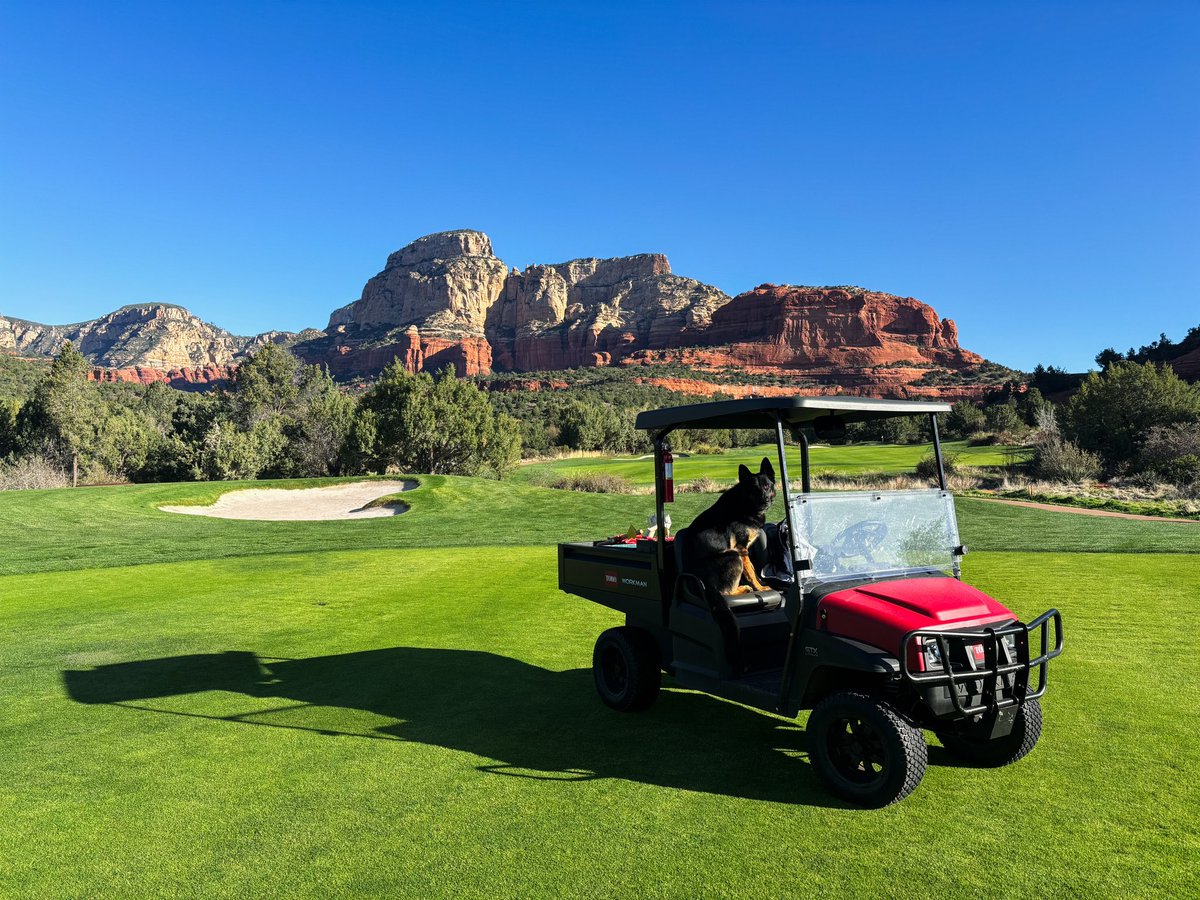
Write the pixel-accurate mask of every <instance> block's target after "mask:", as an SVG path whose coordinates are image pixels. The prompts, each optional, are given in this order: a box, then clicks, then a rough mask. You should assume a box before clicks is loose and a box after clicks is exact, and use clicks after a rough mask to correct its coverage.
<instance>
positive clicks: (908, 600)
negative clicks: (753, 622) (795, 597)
mask: <svg viewBox="0 0 1200 900" xmlns="http://www.w3.org/2000/svg"><path fill="white" fill-rule="evenodd" d="M817 610H818V613H817V616H818V621H819V622H820V627H821V629H822V630H824V631H828V632H830V633H831V634H838V635H841V636H842V637H849V638H854V639H855V640H858V641H863V642H865V643H868V644H871V645H872V646H875V647H879V648H881V649H883V650H887V651H889V652H891V653H899V651H900V639H901V638H902V637H904V635H906V634H908V633H909V632H910V631H914V630H915V629H917V628H939V627H941V628H972V627H974V626H976V625H987V624H989V623H992V622H1004V621H1009V620H1011V619H1015V618H1016V616H1014V615H1013V614H1012V613H1011V612H1009V611H1008V610H1007V609H1006V608H1005V607H1004V606H1002V605H1000V604H999V603H997V602H996V601H995V600H993V599H992V598H991V597H989V596H988V595H987V594H985V593H983V591H980V590H978V589H976V588H973V587H971V586H970V585H969V584H963V583H962V582H961V581H959V580H958V579H957V578H938V577H932V578H905V579H901V580H898V581H879V582H873V583H871V584H863V585H859V586H858V587H852V588H846V590H844V591H836V592H834V593H832V594H826V595H825V597H824V598H822V600H821V602H820V603H819V604H818V605H817Z"/></svg>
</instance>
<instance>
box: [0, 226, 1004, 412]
mask: <svg viewBox="0 0 1200 900" xmlns="http://www.w3.org/2000/svg"><path fill="white" fill-rule="evenodd" d="M66 341H71V342H73V343H74V344H76V346H78V347H79V349H80V350H81V351H82V352H83V353H84V355H85V356H87V357H88V359H90V360H91V361H92V362H93V363H94V364H95V365H96V366H97V371H96V373H95V376H94V377H96V378H98V379H104V380H120V381H140V382H149V381H166V382H168V383H170V384H172V385H174V386H177V387H204V386H208V385H211V384H214V383H219V382H221V381H223V380H225V379H227V378H228V377H229V375H230V373H231V371H232V368H231V367H232V366H235V365H236V363H237V362H238V360H240V359H241V358H243V357H244V356H245V355H246V354H248V353H250V352H252V351H253V350H254V349H256V348H257V347H260V346H262V345H263V344H264V343H267V342H269V341H274V342H279V343H283V344H285V345H287V346H289V347H291V348H292V349H293V350H294V352H296V353H297V355H299V356H300V357H301V358H303V359H304V360H306V361H307V362H310V363H321V364H325V365H327V366H328V367H329V369H330V371H331V372H332V373H333V375H334V376H335V377H337V378H341V379H349V378H355V379H360V378H370V377H372V376H374V375H375V374H377V373H378V372H379V371H380V370H381V369H382V368H383V367H384V366H385V365H387V364H388V363H390V362H391V361H392V360H396V359H398V360H400V361H401V363H402V364H403V365H404V366H405V367H406V368H407V369H409V370H410V371H414V372H415V371H423V370H424V371H431V370H438V369H441V368H444V367H447V366H451V367H453V368H454V369H455V370H456V371H457V372H458V373H459V374H460V375H475V374H487V373H491V372H546V371H555V370H562V369H573V368H579V367H591V366H611V365H624V366H631V365H635V366H646V367H654V366H662V365H664V364H682V365H685V366H692V367H697V368H706V369H725V368H734V369H739V370H743V371H748V372H752V373H755V374H768V375H778V376H780V377H784V378H789V377H794V378H797V379H803V380H804V381H805V383H806V384H808V385H809V386H810V387H811V386H815V389H817V390H824V391H831V390H832V391H843V392H848V393H858V394H878V395H881V396H952V397H957V396H978V395H980V394H981V393H982V392H983V391H985V390H987V389H988V388H989V387H991V385H990V384H988V383H987V380H986V378H983V379H982V380H981V379H980V378H979V377H974V376H976V375H977V374H978V373H979V372H980V371H981V366H984V365H985V361H984V360H983V359H982V357H980V356H979V355H977V354H975V353H972V352H970V351H969V350H965V349H963V348H962V347H961V346H959V343H958V330H957V328H956V327H955V325H954V322H953V321H951V320H949V319H942V318H940V317H939V316H938V315H937V313H936V312H935V311H934V310H933V309H932V308H931V307H930V306H928V305H927V304H925V303H922V302H921V301H919V300H915V299H913V298H911V297H898V296H895V295H893V294H885V293H881V292H877V291H869V290H865V289H863V288H858V287H847V286H841V287H802V286H792V285H770V284H765V285H761V286H759V287H757V288H755V289H753V290H750V291H746V292H745V293H742V294H739V295H738V296H736V297H730V296H729V295H728V294H725V293H724V292H722V291H721V290H719V289H718V288H716V287H713V286H712V285H709V284H705V283H703V282H701V281H697V280H696V279H694V278H687V277H685V276H681V275H677V274H675V273H674V272H672V271H671V265H670V263H669V262H668V260H667V257H666V256H664V255H662V254H661V253H645V254H639V255H636V256H624V257H616V258H611V259H598V258H593V257H587V258H582V259H573V260H568V261H566V262H562V263H554V264H550V265H530V266H527V267H526V268H525V269H523V270H518V269H516V268H513V267H511V266H509V265H507V264H506V263H505V262H504V261H503V260H501V259H500V258H499V257H497V256H496V255H495V252H494V250H493V248H492V242H491V239H490V238H489V237H488V236H487V235H486V234H484V233H482V232H480V231H472V230H466V229H464V230H457V231H444V232H439V233H437V234H430V235H426V236H425V237H422V238H418V239H417V240H415V241H413V242H412V243H411V244H408V245H407V246H405V247H402V248H401V249H399V250H397V251H396V252H394V253H392V254H391V255H390V256H389V257H388V258H387V262H386V264H385V265H384V268H383V270H382V271H381V272H379V273H378V274H377V275H375V276H374V277H372V278H371V279H369V280H368V281H367V283H366V284H365V285H364V287H363V290H362V293H361V295H360V296H359V298H358V299H357V300H355V301H354V302H352V303H350V304H347V305H346V306H343V307H341V308H339V309H336V310H334V311H333V313H332V314H331V315H330V317H329V322H328V324H327V325H326V327H325V330H324V331H316V330H309V331H305V332H303V333H301V334H299V335H297V334H292V333H288V332H267V333H264V334H259V335H254V336H252V337H239V336H236V335H233V334H230V333H229V332H227V331H225V330H223V329H221V328H218V327H217V326H215V325H212V324H209V323H207V322H204V321H202V320H201V319H199V318H197V317H196V316H194V315H192V314H191V313H189V312H188V311H187V310H185V309H183V308H181V307H178V306H173V305H170V304H164V303H148V304H138V305H133V306H126V307H122V308H121V309H119V310H117V311H116V312H113V313H110V314H108V315H107V316H102V317H101V318H99V319H94V320H92V321H89V322H81V323H78V324H74V325H41V324H37V323H34V322H26V321H23V320H20V319H6V318H3V317H0V350H5V349H7V350H9V351H13V352H17V353H21V354H25V355H37V356H49V355H53V354H55V353H57V352H58V351H59V349H61V347H62V345H63V343H64V342H66ZM648 374H649V373H648ZM670 381H671V379H667V381H666V383H670Z"/></svg>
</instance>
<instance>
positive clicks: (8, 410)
mask: <svg viewBox="0 0 1200 900" xmlns="http://www.w3.org/2000/svg"><path fill="white" fill-rule="evenodd" d="M20 412H21V401H19V400H8V399H3V398H0V460H4V459H6V458H7V457H9V456H15V455H16V453H17V451H18V449H19V448H20V446H21V438H20V432H19V431H18V430H17V418H18V416H19V414H20Z"/></svg>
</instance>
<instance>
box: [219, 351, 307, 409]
mask: <svg viewBox="0 0 1200 900" xmlns="http://www.w3.org/2000/svg"><path fill="white" fill-rule="evenodd" d="M303 368H305V367H303V366H302V364H301V362H300V360H298V359H296V357H295V356H293V355H292V354H291V353H289V352H288V351H287V350H286V349H284V348H283V347H280V346H279V345H278V344H264V345H263V346H262V347H260V348H259V349H258V350H256V351H255V352H254V353H252V354H251V355H250V356H248V357H247V358H246V360H245V361H244V362H242V363H241V365H239V366H238V367H237V371H236V372H234V375H233V384H232V395H231V398H230V400H231V406H232V408H233V412H234V415H235V417H236V418H237V419H238V421H240V422H241V423H242V424H243V425H245V426H246V427H248V428H249V427H251V426H253V425H254V424H255V423H256V422H259V421H261V420H262V419H266V418H271V417H274V416H288V415H290V414H292V413H293V412H294V411H295V407H296V404H297V402H298V400H299V396H300V382H301V379H302V377H303V372H302V369H303Z"/></svg>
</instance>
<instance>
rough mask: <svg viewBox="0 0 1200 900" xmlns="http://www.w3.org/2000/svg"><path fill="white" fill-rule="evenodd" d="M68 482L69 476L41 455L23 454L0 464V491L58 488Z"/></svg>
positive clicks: (65, 485)
mask: <svg viewBox="0 0 1200 900" xmlns="http://www.w3.org/2000/svg"><path fill="white" fill-rule="evenodd" d="M70 484H71V478H70V476H69V475H67V473H66V472H64V471H63V470H62V469H61V468H59V467H58V466H56V465H55V464H54V463H52V462H50V461H49V460H47V459H46V458H45V457H42V456H23V457H21V458H20V459H18V460H14V461H12V462H7V463H4V464H0V491H26V490H32V489H35V488H60V487H68V486H69V485H70Z"/></svg>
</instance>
